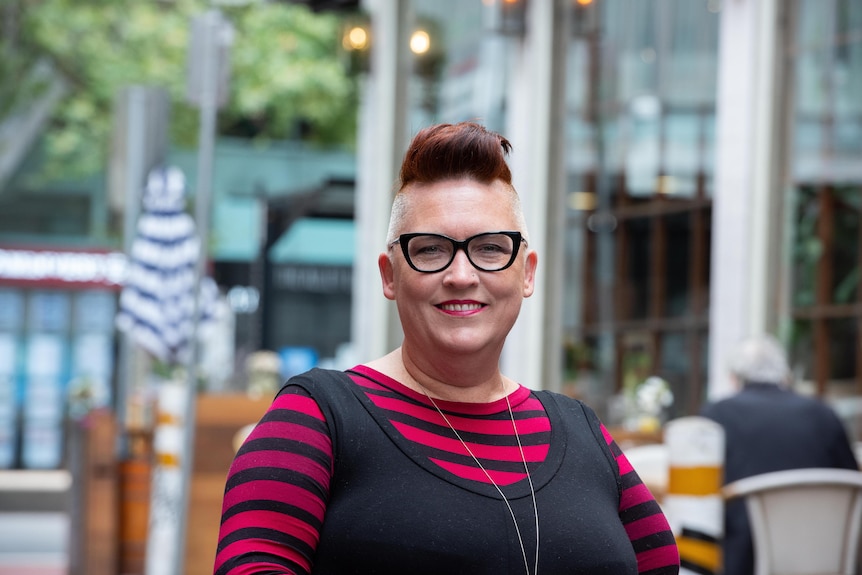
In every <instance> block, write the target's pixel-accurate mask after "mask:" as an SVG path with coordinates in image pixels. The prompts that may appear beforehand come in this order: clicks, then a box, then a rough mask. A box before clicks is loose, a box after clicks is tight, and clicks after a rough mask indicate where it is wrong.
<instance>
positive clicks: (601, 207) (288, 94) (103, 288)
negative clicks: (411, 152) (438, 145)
mask: <svg viewBox="0 0 862 575" xmlns="http://www.w3.org/2000/svg"><path fill="white" fill-rule="evenodd" d="M0 30H2V32H0V36H2V39H0V573H2V574H6V573H8V574H12V573H15V574H16V575H25V574H28V573H34V574H35V573H42V574H47V573H87V574H96V573H128V574H137V573H144V572H145V569H146V570H147V571H148V572H149V573H156V572H171V570H170V569H171V568H170V567H165V569H166V570H164V571H162V570H156V568H154V567H152V566H150V567H146V566H145V564H146V563H147V555H148V554H147V548H148V545H147V542H148V540H149V541H150V545H149V547H150V550H152V548H153V543H152V542H153V541H163V539H160V538H162V537H164V538H166V539H164V540H165V541H169V540H175V544H176V548H177V551H176V555H177V556H178V557H179V559H177V560H175V561H174V562H173V568H174V569H175V572H176V573H181V572H183V573H208V572H210V571H211V565H212V557H213V554H214V550H215V536H216V532H217V528H218V518H219V512H220V504H221V490H222V489H223V487H224V485H223V481H224V475H225V473H226V470H227V465H229V463H230V458H231V457H232V454H233V450H234V441H235V440H236V439H237V437H238V436H237V434H238V433H241V429H242V428H243V426H245V425H247V424H249V423H253V422H254V421H256V420H257V418H258V417H259V416H260V415H261V414H262V413H263V410H264V409H265V408H266V406H267V405H268V403H269V401H270V400H271V398H272V396H273V394H274V393H275V392H276V390H277V389H278V387H279V386H280V384H281V382H282V381H283V380H284V379H285V378H287V377H290V376H291V375H293V374H295V373H298V372H301V371H304V370H306V369H308V368H310V367H313V366H322V367H335V368H346V367H350V366H352V365H354V364H356V363H360V362H362V361H365V360H368V359H370V358H373V357H377V356H379V355H382V354H384V353H385V352H387V351H388V350H390V349H392V348H393V347H395V346H397V345H398V343H399V339H400V333H399V332H398V328H397V321H396V318H395V308H394V306H392V305H391V302H387V301H386V300H385V299H384V298H383V297H382V294H381V293H380V283H379V278H378V272H377V264H376V257H377V254H378V253H379V252H380V251H382V250H383V249H384V240H385V236H386V229H387V225H388V215H389V211H388V210H389V203H390V201H391V196H392V192H393V190H394V184H395V182H396V178H397V168H398V165H399V162H400V155H401V153H402V152H403V150H404V149H405V147H406V145H407V142H408V141H409V139H410V137H411V135H412V134H413V133H415V132H416V131H417V130H418V129H419V128H421V127H424V126H426V125H428V124H431V123H436V122H455V121H461V120H476V121H479V122H481V123H483V124H485V125H486V126H488V127H489V128H491V129H493V130H496V131H499V132H501V133H502V134H504V135H505V136H506V137H508V138H509V139H510V140H511V141H512V143H513V145H514V152H513V154H512V157H511V165H512V169H513V173H514V178H515V182H514V183H515V186H516V188H517V190H518V191H519V193H520V194H521V197H522V201H523V204H524V209H525V213H526V217H527V224H528V228H529V229H530V235H531V247H534V248H535V249H537V250H538V252H539V255H540V265H539V275H538V280H537V292H536V294H535V295H534V296H533V297H532V298H530V299H529V300H527V302H526V303H525V306H524V308H523V311H522V315H521V317H520V318H519V320H518V323H517V324H516V326H515V328H514V330H513V332H512V334H511V336H510V338H509V341H508V343H507V348H506V350H505V352H504V358H503V363H504V366H503V367H504V371H505V372H507V373H508V374H509V375H511V376H513V377H514V378H515V379H517V380H519V381H521V382H523V383H524V384H525V385H528V386H531V387H536V388H544V389H551V390H556V391H561V392H563V393H567V394H569V395H572V396H576V397H579V398H581V399H583V400H585V401H587V402H588V403H589V404H590V405H592V406H593V407H594V408H595V409H596V410H597V411H598V412H599V413H600V415H602V417H603V418H604V419H605V421H606V422H607V423H608V425H609V426H610V427H611V428H612V429H613V430H615V436H616V437H617V438H618V439H626V438H629V437H630V438H631V440H632V441H633V442H638V441H641V440H644V441H646V440H649V439H650V438H654V437H655V436H656V434H660V430H661V425H662V423H663V422H665V421H667V420H668V419H670V418H675V417H681V416H685V415H691V414H695V413H697V412H698V411H699V409H700V407H701V405H702V404H703V403H704V402H705V401H707V400H708V399H715V398H719V397H722V396H724V395H726V394H727V393H729V392H730V391H731V387H730V382H729V380H728V377H727V374H726V369H727V365H726V361H725V360H726V355H727V353H728V351H729V349H730V347H731V346H732V345H733V344H734V343H735V342H736V341H737V340H739V339H741V338H742V337H744V336H746V335H749V334H752V333H757V332H762V331H769V332H772V333H775V334H776V335H778V336H779V337H780V339H781V340H782V341H783V342H784V343H785V344H786V345H787V347H788V349H789V350H790V357H791V361H792V365H793V368H794V372H795V386H796V388H797V389H800V390H802V391H803V392H805V393H809V394H812V395H817V396H820V397H822V398H824V399H825V400H826V401H827V402H829V403H830V404H831V405H833V406H834V407H835V409H836V410H837V411H838V412H839V414H840V415H841V416H842V418H843V419H844V421H845V423H846V425H847V429H848V433H850V434H851V437H852V438H853V439H854V440H856V441H859V440H862V331H860V326H862V283H860V282H862V278H860V263H862V219H860V212H862V3H859V2H858V1H856V0H759V1H758V0H723V1H722V0H400V1H399V0H362V1H358V0H355V1H347V0H343V1H338V0H330V1H326V0H321V1H314V0H308V1H303V2H298V1H294V2H291V1H287V0H283V1H274V0H270V1H266V0H220V1H215V0H213V1H211V2H205V1H203V0H146V1H141V0H138V1H136V2H120V1H104V0H75V1H74V2H72V1H70V0H2V2H0ZM168 168H171V170H168ZM169 171H170V173H171V174H180V177H179V178H170V177H168V176H167V175H166V174H168V172H169ZM148 195H149V196H148ZM148 197H149V200H148V199H147V198H148ZM199 284H205V285H208V286H210V289H208V290H196V289H193V286H197V285H199ZM177 390H180V391H179V393H175V392H176V391H177ZM183 391H185V393H183ZM190 391H191V392H190ZM160 466H161V467H163V468H164V469H168V470H170V471H171V472H173V473H175V475H176V477H174V479H176V481H175V482H174V483H171V482H170V481H169V482H168V483H167V484H166V485H168V487H166V488H165V492H164V494H163V496H164V497H167V498H168V499H167V500H168V501H170V502H174V503H176V504H177V505H176V506H173V507H172V506H168V507H172V508H173V510H174V512H173V514H171V515H170V517H168V518H167V519H163V520H158V519H157V520H154V519H153V518H154V511H153V510H154V509H157V508H158V506H159V505H160V504H163V503H164V500H163V499H162V500H159V499H158V497H161V496H159V495H158V494H155V495H154V489H153V485H154V484H157V483H158V481H156V479H158V478H159V477H160V476H159V475H158V470H159V468H160ZM166 477H167V476H166ZM154 478H155V479H154ZM162 479H163V477H162ZM174 479H172V480H171V481H174ZM157 504H159V505H157ZM154 521H155V523H154ZM159 521H163V523H161V526H162V527H161V528H160V527H159ZM165 526H167V527H165ZM160 529H161V531H160ZM167 555H169V556H171V553H167ZM169 563H171V561H169ZM183 563H184V565H185V566H184V567H183V566H182V565H183ZM177 565H180V567H177ZM160 569H161V568H160Z"/></svg>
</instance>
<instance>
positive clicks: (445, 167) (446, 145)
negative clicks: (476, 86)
mask: <svg viewBox="0 0 862 575" xmlns="http://www.w3.org/2000/svg"><path fill="white" fill-rule="evenodd" d="M511 151H512V144H511V143H510V142H509V140H507V139H506V138H504V137H503V136H501V135H500V134H498V133H496V132H492V131H490V130H488V129H486V128H485V127H484V126H481V125H480V124H477V123H475V122H460V123H457V124H437V125H434V126H429V127H427V128H424V129H422V130H420V131H419V132H418V133H417V134H416V135H415V136H414V137H413V140H412V141H411V142H410V146H409V147H408V148H407V152H406V153H405V154H404V159H403V161H402V162H401V170H400V174H399V182H398V190H397V192H396V193H395V199H394V200H393V203H392V215H391V218H390V220H389V232H388V234H387V243H390V242H392V241H394V240H395V238H396V233H397V232H398V227H399V225H400V222H401V220H402V218H403V216H404V212H405V210H406V208H407V206H406V204H407V203H408V202H407V199H406V196H407V195H409V194H405V193H404V192H405V191H407V190H408V189H409V188H410V187H411V185H413V184H434V183H437V182H443V181H446V180H461V179H468V180H473V181H475V182H479V183H481V184H491V183H493V182H495V181H497V180H500V181H501V182H503V183H504V184H506V186H507V187H508V188H509V190H510V191H511V194H509V199H510V203H511V207H512V210H513V213H514V215H515V218H516V221H517V222H518V226H519V227H520V229H519V230H518V231H520V232H521V233H522V234H524V236H525V237H526V233H527V230H526V225H525V223H524V215H523V212H522V210H521V202H520V198H519V197H518V194H517V192H516V191H515V188H514V187H513V186H512V172H511V171H510V170H509V165H508V164H507V163H506V156H508V154H509V153H510V152H511Z"/></svg>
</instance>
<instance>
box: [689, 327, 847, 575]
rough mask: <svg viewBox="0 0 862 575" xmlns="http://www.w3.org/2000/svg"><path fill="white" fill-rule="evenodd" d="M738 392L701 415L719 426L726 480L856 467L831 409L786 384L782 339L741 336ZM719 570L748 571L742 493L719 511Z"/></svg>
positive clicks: (735, 371) (735, 372)
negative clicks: (721, 528)
mask: <svg viewBox="0 0 862 575" xmlns="http://www.w3.org/2000/svg"><path fill="white" fill-rule="evenodd" d="M730 375H731V377H732V378H733V380H734V381H735V382H736V384H737V386H738V390H737V392H736V393H735V394H734V395H732V396H730V397H728V398H725V399H722V400H720V401H717V402H715V403H711V404H709V405H707V406H705V407H704V409H703V410H702V415H704V416H705V417H708V418H710V419H712V420H714V421H716V422H718V423H719V424H721V425H722V427H723V428H724V432H725V463H724V482H725V484H727V483H731V482H733V481H736V480H737V479H742V478H743V477H751V476H753V475H759V474H761V473H769V472H773V471H784V470H787V469H804V468H811V467H834V468H843V469H857V468H858V464H857V462H856V458H855V456H854V454H853V448H852V446H851V445H850V441H849V439H848V436H847V432H846V430H845V428H844V426H843V424H842V423H841V420H840V419H839V418H838V416H837V414H836V413H835V412H834V411H833V410H832V409H831V408H830V407H829V406H828V405H826V404H825V403H823V402H822V401H820V400H819V399H817V398H814V397H807V396H803V395H800V394H799V393H797V392H795V391H794V390H793V389H792V388H791V381H792V377H791V375H792V374H791V370H790V366H789V365H788V362H787V356H786V353H785V351H784V348H783V347H782V345H781V344H780V343H779V342H778V340H776V339H775V338H774V337H772V336H770V335H760V336H754V337H751V338H748V339H746V340H744V341H742V342H740V343H739V345H738V346H737V347H736V349H735V350H734V353H733V355H732V358H731V361H730ZM724 522H725V524H724V544H723V551H724V573H725V574H726V575H750V574H751V573H753V572H754V547H753V544H752V540H751V527H750V525H749V522H748V515H747V512H746V510H745V504H744V502H743V501H742V500H736V501H729V502H728V504H727V506H726V507H725V518H724Z"/></svg>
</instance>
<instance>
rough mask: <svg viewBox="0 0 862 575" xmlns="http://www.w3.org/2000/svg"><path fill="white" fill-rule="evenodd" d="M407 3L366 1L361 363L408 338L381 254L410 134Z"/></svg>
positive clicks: (358, 272) (354, 322)
mask: <svg viewBox="0 0 862 575" xmlns="http://www.w3.org/2000/svg"><path fill="white" fill-rule="evenodd" d="M408 4H409V3H408V2H400V1H399V0H363V2H362V7H363V9H364V10H365V11H366V12H367V13H368V15H369V16H370V19H371V57H370V65H369V67H370V70H369V72H368V74H367V75H366V77H365V78H364V86H363V96H362V106H361V109H360V117H359V146H358V150H359V156H358V162H357V177H356V208H355V210H356V213H355V220H356V224H357V227H356V242H355V246H356V255H355V259H354V262H355V263H354V273H353V305H352V306H351V308H352V312H351V313H352V317H351V340H352V342H353V346H354V354H355V355H354V356H355V357H356V358H357V359H358V361H368V360H371V359H373V358H375V357H380V356H381V355H384V354H385V353H387V352H388V351H389V350H391V349H392V348H394V347H396V346H398V345H400V342H401V331H400V328H399V327H398V321H397V319H398V318H397V313H396V311H395V306H394V304H393V303H392V302H390V301H388V300H386V299H385V298H384V297H383V294H382V292H381V284H380V274H379V272H378V268H377V256H378V254H380V252H382V251H384V250H385V249H386V245H385V241H386V232H387V229H388V227H389V208H390V205H391V202H392V194H393V191H394V186H395V183H396V180H397V177H398V168H399V166H400V161H401V156H402V154H403V153H404V150H405V149H406V147H407V139H408V136H409V134H408V132H407V128H406V114H407V111H406V110H407V103H406V102H407V96H406V94H407V78H408V74H409V73H410V65H409V64H410V61H409V59H408V55H409V50H408V45H407V34H408V24H407V23H408V18H407V10H408Z"/></svg>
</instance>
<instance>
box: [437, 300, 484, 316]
mask: <svg viewBox="0 0 862 575" xmlns="http://www.w3.org/2000/svg"><path fill="white" fill-rule="evenodd" d="M435 307H436V308H437V309H439V310H440V311H442V312H444V313H447V314H450V315H472V314H474V313H478V312H480V311H482V310H483V309H484V308H485V307H486V304H484V303H482V302H478V301H475V300H451V301H444V302H441V303H438V304H436V305H435Z"/></svg>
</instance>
